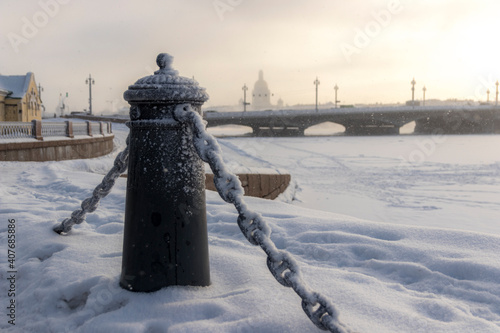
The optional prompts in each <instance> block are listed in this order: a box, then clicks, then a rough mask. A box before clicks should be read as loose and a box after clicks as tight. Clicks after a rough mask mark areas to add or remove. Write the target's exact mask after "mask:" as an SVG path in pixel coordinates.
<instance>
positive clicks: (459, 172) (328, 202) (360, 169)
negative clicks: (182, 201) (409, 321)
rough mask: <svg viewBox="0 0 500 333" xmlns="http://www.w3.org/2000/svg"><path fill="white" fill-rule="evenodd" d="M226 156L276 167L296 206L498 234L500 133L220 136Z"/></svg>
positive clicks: (499, 225) (418, 224) (233, 159)
mask: <svg viewBox="0 0 500 333" xmlns="http://www.w3.org/2000/svg"><path fill="white" fill-rule="evenodd" d="M219 143H220V144H221V146H222V148H223V151H224V153H225V154H226V160H227V162H230V163H236V162H237V163H239V164H241V165H243V166H246V167H276V168H283V169H286V170H288V171H289V172H290V174H291V175H292V178H293V180H295V182H296V193H295V198H294V200H293V201H292V203H293V204H295V205H299V206H302V207H307V208H312V209H318V210H323V211H329V212H334V213H340V214H346V215H349V216H354V217H358V218H362V219H367V220H370V221H380V222H388V223H397V224H405V225H415V226H429V227H443V228H454V229H461V230H469V231H478V232H486V233H495V234H500V149H499V148H498V147H500V136H499V135H446V136H438V135H434V136H431V135H429V136H422V135H399V136H371V137H368V136H363V137H347V136H309V137H307V136H306V137H295V138H247V137H245V138H243V137H240V138H237V137H232V138H220V139H219Z"/></svg>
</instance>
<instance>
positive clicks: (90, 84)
mask: <svg viewBox="0 0 500 333" xmlns="http://www.w3.org/2000/svg"><path fill="white" fill-rule="evenodd" d="M85 84H88V85H89V114H90V115H91V114H92V85H93V84H95V81H94V79H93V78H92V76H90V74H89V78H88V79H86V80H85Z"/></svg>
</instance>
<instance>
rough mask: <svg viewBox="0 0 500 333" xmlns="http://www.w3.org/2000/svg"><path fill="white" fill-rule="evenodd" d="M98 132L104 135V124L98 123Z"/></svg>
mask: <svg viewBox="0 0 500 333" xmlns="http://www.w3.org/2000/svg"><path fill="white" fill-rule="evenodd" d="M99 132H100V133H101V135H104V123H103V122H102V121H100V122H99Z"/></svg>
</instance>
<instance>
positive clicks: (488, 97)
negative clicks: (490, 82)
mask: <svg viewBox="0 0 500 333" xmlns="http://www.w3.org/2000/svg"><path fill="white" fill-rule="evenodd" d="M486 103H488V104H490V90H489V89H488V90H486Z"/></svg>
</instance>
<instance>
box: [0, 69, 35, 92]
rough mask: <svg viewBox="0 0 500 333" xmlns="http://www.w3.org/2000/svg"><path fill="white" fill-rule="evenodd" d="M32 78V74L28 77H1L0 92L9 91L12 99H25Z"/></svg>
mask: <svg viewBox="0 0 500 333" xmlns="http://www.w3.org/2000/svg"><path fill="white" fill-rule="evenodd" d="M32 76H33V73H31V72H28V73H26V75H0V90H6V91H9V92H10V95H9V97H10V98H23V97H24V95H25V94H26V92H27V91H28V86H29V83H30V81H31V77H32Z"/></svg>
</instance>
